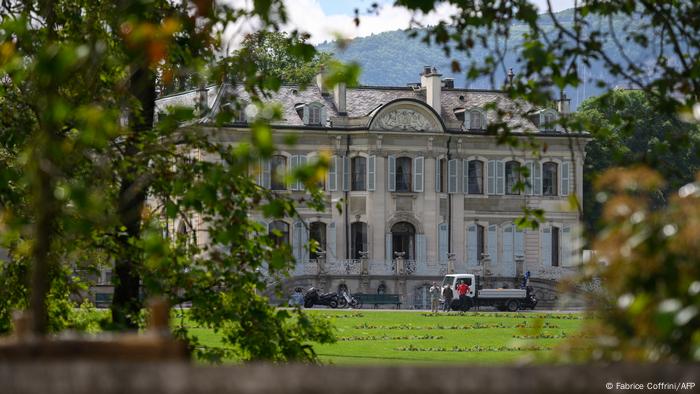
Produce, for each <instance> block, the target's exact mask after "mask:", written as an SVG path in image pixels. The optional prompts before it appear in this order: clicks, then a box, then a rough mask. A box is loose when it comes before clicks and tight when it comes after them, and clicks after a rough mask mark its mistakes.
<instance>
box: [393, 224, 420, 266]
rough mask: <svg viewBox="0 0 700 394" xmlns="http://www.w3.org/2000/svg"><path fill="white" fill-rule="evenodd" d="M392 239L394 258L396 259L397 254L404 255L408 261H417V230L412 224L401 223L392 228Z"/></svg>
mask: <svg viewBox="0 0 700 394" xmlns="http://www.w3.org/2000/svg"><path fill="white" fill-rule="evenodd" d="M391 237H392V244H391V245H392V248H393V250H392V257H393V258H396V253H397V252H398V253H403V258H404V259H406V260H415V259H416V257H415V238H416V230H415V228H414V227H413V225H412V224H411V223H408V222H399V223H396V224H395V225H393V226H392V227H391Z"/></svg>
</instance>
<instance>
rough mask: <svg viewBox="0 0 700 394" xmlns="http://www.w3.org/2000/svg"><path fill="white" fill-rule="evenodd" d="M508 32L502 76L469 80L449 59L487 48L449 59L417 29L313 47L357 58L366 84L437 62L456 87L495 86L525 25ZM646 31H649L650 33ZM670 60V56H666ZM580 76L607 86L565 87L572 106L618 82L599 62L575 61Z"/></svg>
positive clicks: (481, 52) (636, 57)
mask: <svg viewBox="0 0 700 394" xmlns="http://www.w3.org/2000/svg"><path fill="white" fill-rule="evenodd" d="M555 15H556V17H557V19H558V20H559V21H560V22H561V23H562V24H564V25H566V24H569V23H570V21H571V20H572V17H573V10H565V11H561V12H559V13H557V14H555ZM551 23H552V21H551V19H550V18H549V16H546V15H542V16H541V17H540V24H544V25H548V24H551ZM589 24H590V25H589V26H590V28H591V29H602V30H605V29H608V28H609V26H611V25H612V26H613V28H614V29H615V31H622V29H630V30H631V29H634V28H635V25H638V23H636V22H635V21H630V20H622V19H614V20H612V21H608V20H591V21H589ZM512 31H513V33H514V34H513V35H512V37H511V39H510V40H509V41H508V42H507V43H505V42H504V43H502V44H503V45H507V46H508V48H511V49H510V50H509V52H508V55H507V56H506V58H505V62H504V65H505V67H506V68H505V70H503V74H502V75H494V76H493V81H490V80H487V79H480V80H476V81H471V82H468V81H467V80H466V78H465V75H464V73H462V74H460V73H454V72H452V70H451V67H450V63H451V61H452V60H453V59H454V60H457V61H459V62H460V63H462V64H468V63H470V62H472V61H476V62H479V61H481V60H483V59H484V58H485V57H486V56H487V51H486V50H485V49H484V48H483V47H479V48H477V49H476V50H475V51H474V53H473V55H472V56H471V57H470V58H467V57H466V56H465V55H464V53H458V52H453V54H452V57H450V58H448V57H446V56H445V54H444V53H443V52H442V50H441V49H440V48H439V47H438V46H436V45H428V44H426V43H424V42H423V41H422V40H421V38H422V37H423V32H422V31H421V30H417V31H416V32H417V33H418V34H417V36H416V37H410V34H409V33H410V31H409V30H396V31H390V32H384V33H380V34H375V35H372V36H369V37H362V38H356V39H354V40H351V41H350V42H349V43H348V45H347V46H346V47H345V48H344V49H342V50H341V49H338V46H336V44H335V43H334V42H328V43H323V44H321V45H319V46H318V49H319V50H321V51H327V52H331V53H333V54H334V55H335V56H336V57H337V58H339V59H341V60H344V61H356V62H358V63H359V64H360V65H361V66H362V77H361V79H360V82H361V83H362V84H365V85H390V86H402V85H405V84H407V83H411V82H418V81H419V80H420V77H419V73H420V71H421V70H422V66H423V65H432V66H436V67H437V68H438V70H439V71H440V72H441V73H442V74H443V75H444V77H452V78H454V79H455V86H457V87H469V88H474V89H477V88H488V89H490V88H493V87H496V88H499V87H500V86H501V85H502V83H503V81H504V79H505V73H506V72H507V68H509V67H512V68H513V69H514V70H515V72H516V73H517V72H518V62H517V57H518V56H517V54H518V52H519V45H520V44H521V42H522V33H523V32H524V31H525V26H522V28H519V26H517V25H516V26H513V30H512ZM650 34H652V33H651V32H650ZM619 45H620V46H622V48H623V49H624V53H625V54H626V55H627V57H628V58H629V61H631V62H634V63H637V64H644V63H645V62H646V61H648V59H655V57H654V56H652V53H653V52H654V51H656V52H658V49H657V48H647V49H645V48H642V47H640V46H639V45H637V44H635V43H632V42H621V43H619ZM606 49H607V52H608V54H609V56H610V57H611V59H613V60H614V61H616V62H619V63H621V64H624V63H625V62H626V61H627V60H625V59H624V57H623V55H622V52H623V51H621V50H620V49H619V48H618V47H617V43H615V42H610V43H608V44H607V45H606ZM671 61H673V59H671ZM577 67H578V70H579V72H580V73H581V75H584V76H586V77H587V78H588V77H590V76H594V77H596V78H600V77H602V78H603V79H604V81H605V82H606V84H607V86H606V87H604V88H601V87H598V86H596V84H595V83H593V82H587V83H586V84H584V85H582V86H580V87H579V88H578V89H576V90H571V91H567V94H568V96H569V97H570V98H571V99H572V105H573V106H574V108H575V107H576V106H578V104H579V103H580V102H582V101H583V100H584V99H585V98H587V97H590V96H593V95H598V94H600V93H601V92H602V91H603V90H604V89H606V88H607V87H615V86H618V85H622V84H620V83H619V82H618V81H617V80H615V79H613V78H612V77H610V76H609V75H608V74H607V73H606V72H605V70H604V69H603V67H602V65H601V64H600V63H597V64H591V65H589V66H586V65H584V64H578V65H577Z"/></svg>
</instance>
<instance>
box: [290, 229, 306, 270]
mask: <svg viewBox="0 0 700 394" xmlns="http://www.w3.org/2000/svg"><path fill="white" fill-rule="evenodd" d="M303 232H304V224H303V223H302V222H301V221H296V222H294V233H293V234H292V236H293V238H294V239H293V240H292V253H293V254H294V260H296V262H297V264H299V263H301V262H302V258H303V250H304V244H303V241H302V238H303V237H302V233H303Z"/></svg>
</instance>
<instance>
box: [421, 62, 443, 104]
mask: <svg viewBox="0 0 700 394" xmlns="http://www.w3.org/2000/svg"><path fill="white" fill-rule="evenodd" d="M440 77H442V74H438V72H437V69H436V68H435V67H432V68H431V67H430V66H425V67H423V73H422V74H421V76H420V85H421V88H423V89H425V102H426V103H428V105H430V106H431V107H433V109H434V110H435V111H436V112H437V113H438V114H439V113H440V109H441V105H440V89H441V88H442V81H441V79H440Z"/></svg>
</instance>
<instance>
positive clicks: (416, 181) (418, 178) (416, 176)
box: [413, 156, 425, 192]
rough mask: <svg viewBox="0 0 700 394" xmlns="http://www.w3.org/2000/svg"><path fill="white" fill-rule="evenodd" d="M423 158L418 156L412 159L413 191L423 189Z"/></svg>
mask: <svg viewBox="0 0 700 394" xmlns="http://www.w3.org/2000/svg"><path fill="white" fill-rule="evenodd" d="M424 164H425V160H424V159H423V156H418V157H416V158H415V159H413V191H414V192H422V191H423V178H424V176H423V173H424Z"/></svg>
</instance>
